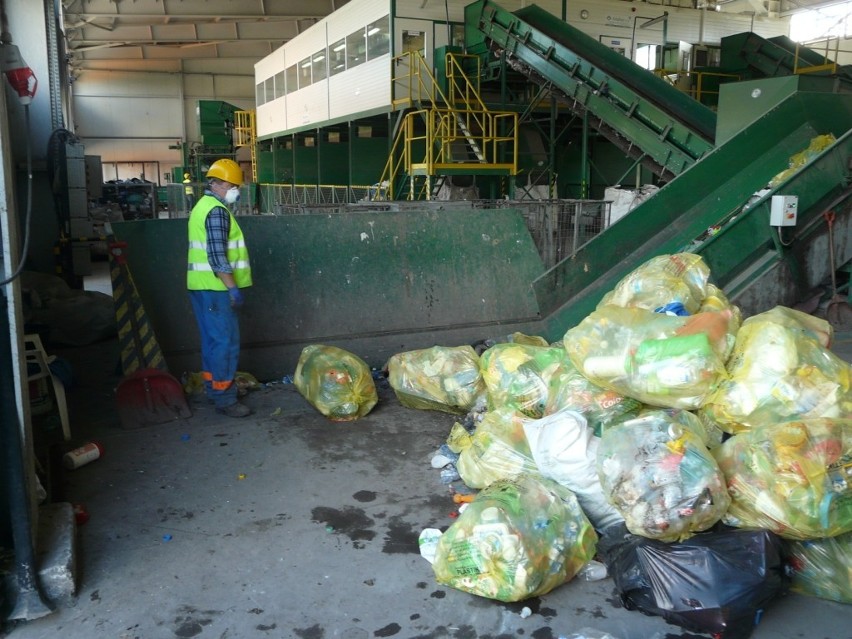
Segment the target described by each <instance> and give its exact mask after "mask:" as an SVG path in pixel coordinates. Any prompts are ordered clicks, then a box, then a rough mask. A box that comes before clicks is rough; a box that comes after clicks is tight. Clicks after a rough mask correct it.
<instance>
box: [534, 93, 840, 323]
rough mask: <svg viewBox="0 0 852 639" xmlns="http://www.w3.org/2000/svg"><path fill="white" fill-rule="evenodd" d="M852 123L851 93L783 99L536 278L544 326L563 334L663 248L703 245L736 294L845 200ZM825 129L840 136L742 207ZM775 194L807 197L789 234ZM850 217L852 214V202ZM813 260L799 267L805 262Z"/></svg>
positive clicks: (718, 278)
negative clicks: (773, 213)
mask: <svg viewBox="0 0 852 639" xmlns="http://www.w3.org/2000/svg"><path fill="white" fill-rule="evenodd" d="M850 127H852V96H849V95H838V94H832V93H796V94H794V95H792V96H790V97H789V98H788V99H786V100H784V101H783V102H781V103H780V104H778V105H777V106H775V107H774V108H773V109H771V110H770V111H769V112H767V113H765V114H764V115H763V116H762V117H760V118H758V119H757V121H755V122H754V123H752V124H751V125H749V126H747V127H746V128H745V129H743V130H742V131H740V132H739V133H738V134H737V135H735V136H734V137H733V138H732V139H731V140H730V141H728V142H727V143H726V144H724V145H722V146H720V147H718V148H716V149H715V150H714V151H713V152H711V153H709V154H708V155H707V156H706V157H705V158H703V159H702V160H701V161H700V162H699V163H697V164H696V165H695V166H694V167H693V168H692V169H690V170H689V171H687V172H685V173H684V174H683V175H681V176H679V177H678V178H677V179H676V180H673V181H672V182H671V183H669V184H668V185H666V186H665V187H664V188H663V189H661V190H660V191H659V193H657V194H656V195H655V196H654V197H652V198H650V199H648V200H647V201H646V202H644V203H643V204H641V205H639V206H638V207H637V208H636V209H634V210H633V211H632V212H631V213H630V215H628V216H627V217H625V218H624V219H623V220H620V221H619V222H618V223H617V224H615V225H614V226H613V227H612V228H610V229H609V230H607V231H606V232H605V233H603V234H602V235H600V236H598V237H597V238H595V239H593V240H592V241H590V242H589V243H588V244H587V245H586V246H584V247H583V248H581V249H580V251H578V252H577V253H576V254H575V255H574V256H572V257H571V258H569V259H567V260H564V261H563V262H561V263H560V264H557V265H556V266H555V267H554V268H553V269H551V270H550V271H548V272H547V273H545V274H544V275H542V276H541V277H540V278H538V279H537V280H536V281H535V283H534V288H535V291H536V296H537V298H538V301H539V307H540V310H541V313H542V315H543V316H546V317H547V318H548V320H547V329H546V330H545V331H544V334H545V335H546V336H547V337H548V338H549V339H558V338H560V337H561V336H562V334H564V332H565V330H567V329H568V328H570V327H571V326H574V325H575V324H577V323H579V322H580V321H581V320H582V319H583V318H584V317H585V316H586V315H588V313H590V312H591V311H592V310H594V308H595V306H596V305H597V303H598V302H599V301H600V298H601V297H602V296H603V295H604V294H605V293H606V292H607V291H608V290H610V289H611V288H612V287H613V286H614V285H615V284H616V283H617V282H618V281H619V280H620V279H621V278H622V277H624V276H625V275H626V274H627V273H628V272H630V271H631V270H632V269H634V268H636V267H637V266H638V265H640V264H642V263H643V262H645V261H646V260H648V259H650V258H651V257H653V256H655V255H661V254H666V253H673V252H678V251H682V250H690V251H692V252H696V253H699V254H701V255H703V256H704V258H705V260H706V261H707V263H708V265H709V266H710V269H711V272H712V273H713V277H714V281H715V283H716V284H717V285H719V286H720V287H721V288H722V289H723V290H725V291H726V292H727V293H728V294H729V295H730V296H731V297H732V298H733V299H736V298H737V296H738V295H740V294H742V293H743V292H744V291H745V290H746V289H747V288H748V287H749V286H750V285H753V284H754V283H755V282H756V281H758V280H759V279H760V277H761V276H762V275H763V274H765V273H766V272H767V271H769V270H770V269H771V268H774V267H776V266H777V265H778V264H779V262H782V261H784V260H787V259H788V257H789V251H788V250H787V247H786V246H784V245H782V243H781V242H782V241H783V242H784V243H785V244H786V243H789V244H791V245H792V244H794V243H796V242H799V243H802V242H809V241H810V238H811V237H812V236H813V235H814V229H813V227H814V226H815V225H818V224H820V223H821V213H822V212H823V211H824V210H825V208H826V207H828V206H829V205H832V204H835V203H837V204H839V205H845V204H844V202H845V197H846V196H848V194H849V184H850V182H849V180H850V169H849V158H850V157H852V133H850V132H849V129H850ZM827 133H831V134H833V135H835V136H836V137H837V142H836V143H835V144H833V145H832V146H831V147H829V148H828V149H826V150H825V151H823V152H822V153H821V154H820V155H819V156H818V157H817V158H816V159H814V160H813V161H812V162H811V163H810V164H809V165H807V166H806V167H805V168H804V169H803V170H801V171H800V172H799V173H797V174H796V175H794V176H792V177H791V178H790V179H788V180H787V181H785V182H784V183H782V184H780V185H778V186H776V187H775V188H773V189H772V190H771V191H770V192H769V193H767V194H766V195H765V196H764V197H763V199H761V200H760V201H759V202H757V203H755V204H753V205H752V206H751V208H749V210H748V211H746V212H743V210H742V209H743V207H744V206H745V205H746V203H747V202H748V201H749V199H750V198H751V197H752V196H753V194H754V193H755V192H757V191H759V190H761V189H762V188H763V187H765V186H766V185H767V184H768V183H769V182H770V180H772V178H773V177H774V176H775V175H777V174H778V173H780V172H781V171H783V170H785V169H786V168H787V167H788V163H789V158H790V157H791V156H792V155H794V154H796V153H799V152H801V151H803V150H804V149H806V148H807V147H808V144H809V143H810V141H811V139H813V138H814V137H815V136H817V135H822V134H827ZM773 194H787V195H797V196H798V197H799V221H798V224H797V226H796V227H794V228H791V229H787V231H788V236H787V237H784V236H779V235H778V232H777V229H775V228H774V227H771V226H770V225H769V206H770V197H771V195H773ZM845 217H846V224H848V207H847V210H846V215H845ZM714 226H720V230H719V232H718V233H717V234H716V235H713V236H711V237H709V238H707V239H705V240H701V237H702V236H703V235H705V234H706V232H707V230H708V229H709V228H710V227H714ZM849 251H852V247H847V248H846V255H845V259H849V255H848V252H849ZM817 259H818V258H817ZM823 261H824V257H823ZM809 266H810V265H807V264H801V265H798V266H794V267H793V268H794V269H795V268H798V269H799V270H800V271H802V270H803V269H806V268H809ZM799 275H800V277H798V278H795V277H794V278H793V279H794V280H795V279H798V280H799V282H798V283H799V284H800V287H801V286H805V287H806V282H805V280H806V277H805V276H804V274H802V273H801V272H800V274H799ZM794 283H795V282H794ZM810 285H813V282H810ZM789 292H790V293H794V292H795V291H793V290H791V291H789ZM778 293H779V294H780V293H781V292H778Z"/></svg>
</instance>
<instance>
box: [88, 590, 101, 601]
mask: <svg viewBox="0 0 852 639" xmlns="http://www.w3.org/2000/svg"><path fill="white" fill-rule="evenodd" d="M100 600H101V591H100V590H95V591H94V592H92V594H91V595H89V601H100Z"/></svg>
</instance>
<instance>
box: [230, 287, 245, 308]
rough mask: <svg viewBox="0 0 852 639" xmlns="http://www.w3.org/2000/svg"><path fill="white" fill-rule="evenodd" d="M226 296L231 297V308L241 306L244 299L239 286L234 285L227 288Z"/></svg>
mask: <svg viewBox="0 0 852 639" xmlns="http://www.w3.org/2000/svg"><path fill="white" fill-rule="evenodd" d="M228 296H229V297H230V298H231V308H242V307H243V303H244V302H245V300H244V299H243V294H242V293H241V292H240V289H239V287H237V286H235V287H234V288H229V289H228Z"/></svg>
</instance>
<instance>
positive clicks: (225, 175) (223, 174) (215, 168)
mask: <svg viewBox="0 0 852 639" xmlns="http://www.w3.org/2000/svg"><path fill="white" fill-rule="evenodd" d="M207 177H209V178H218V179H220V180H224V181H225V182H230V183H231V184H237V185H239V184H242V183H243V170H242V169H241V168H240V165H239V164H237V163H236V162H234V161H233V160H229V159H228V158H222V159H221V160H216V161H215V162H214V163H213V164H211V165H210V168H209V169H208V170H207Z"/></svg>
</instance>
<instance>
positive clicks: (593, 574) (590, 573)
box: [577, 559, 609, 581]
mask: <svg viewBox="0 0 852 639" xmlns="http://www.w3.org/2000/svg"><path fill="white" fill-rule="evenodd" d="M608 574H609V573H608V572H607V569H606V566H605V565H604V564H602V563H601V562H599V561H595V560H594V559H592V560H591V561H590V562H589V563H587V564H586V565H585V566H583V567H582V568H580V571H579V572H578V573H577V576H578V577H579V578H580V579H582V580H583V581H600V580H601V579H606V578H607V576H608Z"/></svg>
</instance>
